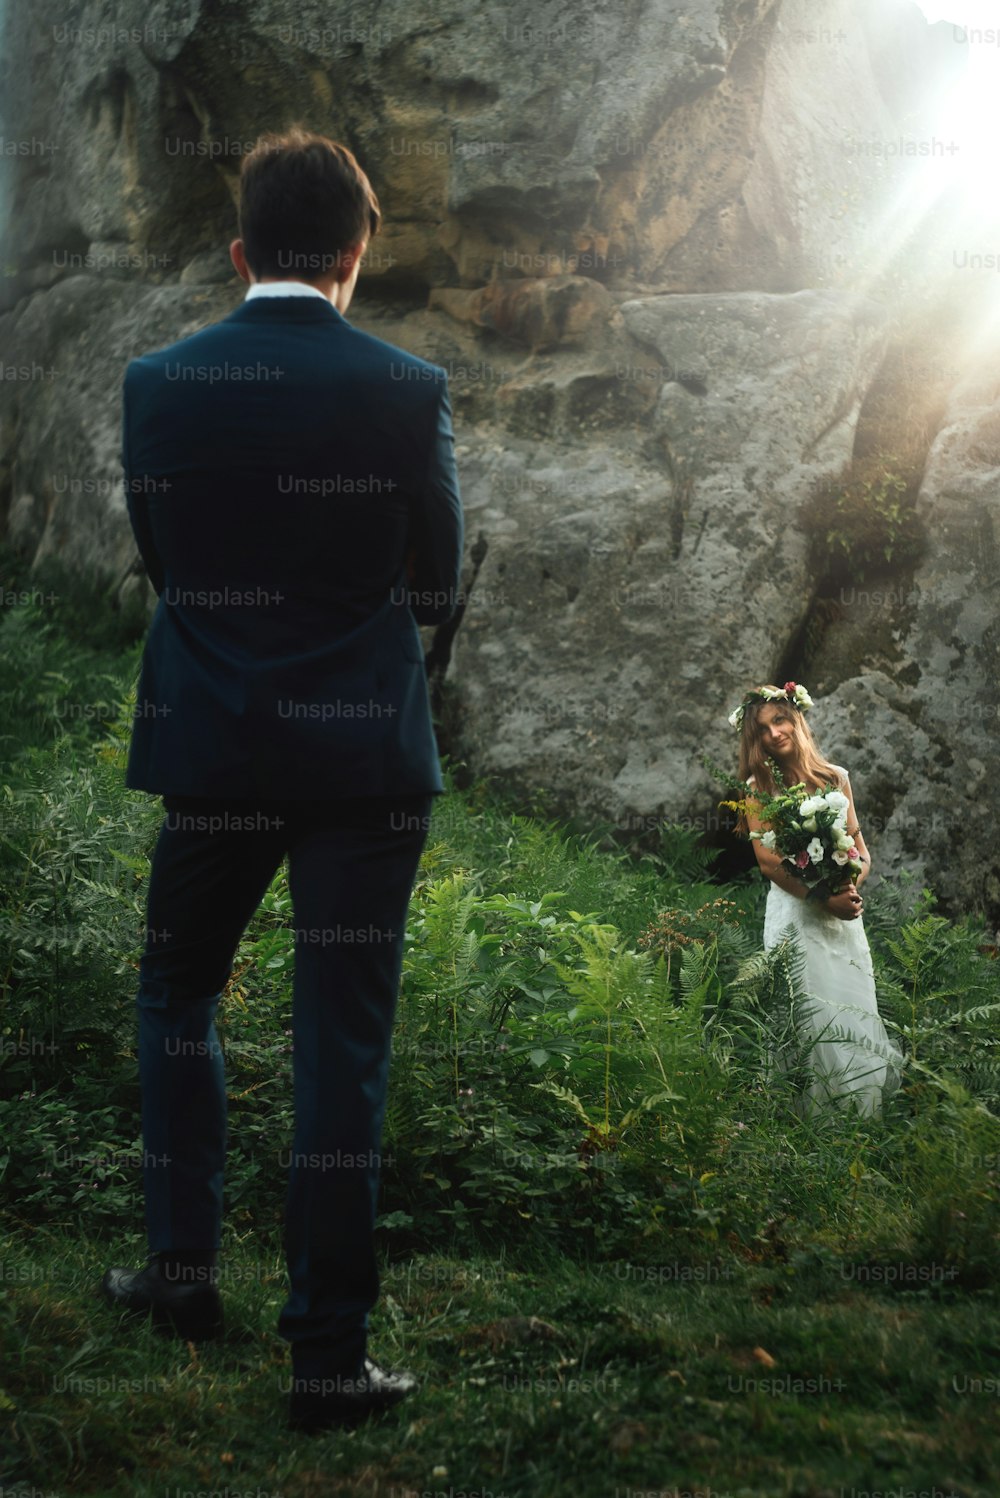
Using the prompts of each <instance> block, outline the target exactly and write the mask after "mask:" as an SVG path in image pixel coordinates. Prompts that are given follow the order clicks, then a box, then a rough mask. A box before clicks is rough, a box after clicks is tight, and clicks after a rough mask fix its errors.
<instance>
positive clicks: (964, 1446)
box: [0, 1234, 997, 1498]
mask: <svg viewBox="0 0 1000 1498" xmlns="http://www.w3.org/2000/svg"><path fill="white" fill-rule="evenodd" d="M122 1248H123V1245H122V1244H120V1243H118V1244H116V1245H115V1246H114V1248H112V1247H111V1246H110V1245H109V1244H107V1243H106V1242H102V1241H100V1240H97V1239H87V1238H81V1237H79V1236H78V1235H74V1236H72V1237H69V1236H63V1235H49V1234H35V1235H32V1236H28V1235H27V1234H16V1235H14V1236H12V1237H11V1238H9V1239H7V1240H6V1241H5V1242H4V1244H3V1257H2V1265H3V1293H2V1297H0V1338H2V1351H3V1369H4V1372H3V1378H2V1390H3V1393H2V1395H0V1402H2V1404H3V1407H4V1410H5V1413H6V1415H7V1418H8V1427H7V1430H6V1432H5V1434H4V1438H3V1445H2V1448H0V1449H2V1452H3V1464H4V1465H3V1470H4V1471H5V1473H6V1478H5V1481H6V1482H7V1484H14V1483H16V1482H21V1483H30V1484H34V1486H35V1488H36V1489H38V1490H41V1491H44V1492H45V1493H47V1494H53V1495H54V1494H59V1495H62V1494H69V1493H72V1494H84V1493H88V1494H89V1493H94V1494H101V1495H106V1498H117V1495H123V1498H124V1495H129V1498H131V1495H137V1498H156V1495H162V1494H164V1493H167V1492H173V1490H174V1489H175V1488H176V1489H180V1490H182V1491H183V1490H195V1491H198V1490H202V1491H204V1490H208V1491H218V1490H223V1491H225V1490H226V1488H227V1486H228V1488H229V1490H230V1491H231V1492H238V1491H245V1490H247V1489H249V1490H251V1491H254V1490H256V1489H260V1490H263V1491H264V1492H267V1493H270V1494H276V1493H281V1494H282V1495H287V1498H293V1495H313V1494H326V1493H341V1492H343V1493H350V1494H371V1495H379V1498H381V1495H386V1498H401V1495H403V1494H412V1493H426V1492H428V1491H430V1492H447V1493H450V1494H451V1495H454V1494H455V1493H458V1492H462V1491H466V1492H467V1491H469V1490H472V1491H479V1492H482V1491H484V1490H486V1491H489V1492H492V1493H493V1494H494V1495H499V1494H501V1493H503V1494H508V1495H510V1498H515V1495H516V1498H521V1495H525V1498H527V1495H536V1494H537V1495H548V1494H575V1495H579V1498H612V1495H614V1494H615V1493H616V1491H617V1493H618V1494H619V1498H621V1495H622V1494H623V1493H624V1492H625V1490H627V1489H629V1488H631V1489H632V1490H642V1491H655V1492H667V1493H673V1492H674V1490H675V1489H677V1490H679V1491H681V1492H700V1493H704V1494H708V1493H709V1492H711V1493H712V1494H713V1495H715V1498H727V1495H728V1498H750V1495H753V1498H777V1495H789V1498H791V1495H798V1498H810V1495H811V1498H826V1495H833V1494H839V1493H841V1491H843V1492H847V1493H849V1492H850V1491H851V1490H852V1489H854V1490H855V1491H856V1492H857V1493H861V1492H864V1491H871V1490H872V1489H876V1490H886V1489H890V1490H891V1489H893V1488H903V1489H917V1490H920V1489H925V1490H927V1491H928V1492H931V1491H934V1490H937V1491H938V1492H940V1493H942V1494H944V1493H948V1492H952V1493H954V1494H956V1495H957V1498H988V1495H989V1498H992V1495H993V1494H995V1491H996V1489H995V1486H993V1477H992V1476H991V1474H995V1469H996V1394H995V1383H994V1385H993V1388H994V1392H992V1393H991V1392H977V1390H978V1389H980V1388H982V1384H979V1385H977V1384H975V1383H973V1380H986V1381H987V1382H986V1386H987V1387H989V1380H990V1379H991V1378H992V1379H994V1380H995V1375H996V1355H997V1334H996V1319H995V1310H996V1301H995V1296H994V1294H993V1293H992V1292H991V1293H987V1294H981V1295H968V1294H964V1293H960V1292H956V1291H954V1290H953V1289H952V1288H950V1287H949V1286H948V1284H947V1283H946V1282H936V1283H929V1284H926V1285H925V1286H924V1287H922V1288H920V1289H919V1290H917V1291H916V1292H915V1293H902V1292H900V1291H899V1290H892V1289H889V1288H887V1287H886V1285H885V1282H884V1281H883V1282H881V1283H879V1282H876V1283H875V1284H874V1285H872V1287H870V1288H869V1287H866V1286H864V1285H862V1284H860V1283H859V1282H858V1280H857V1279H856V1278H852V1277H849V1276H848V1275H846V1274H845V1272H844V1269H843V1266H842V1265H840V1266H838V1265H837V1264H836V1263H834V1262H833V1261H832V1260H831V1261H829V1262H828V1261H826V1260H823V1259H814V1260H813V1261H812V1262H809V1263H801V1264H799V1265H795V1264H789V1263H783V1262H781V1261H780V1260H778V1259H774V1258H772V1260H771V1262H762V1263H744V1264H737V1263H733V1264H729V1265H726V1266H725V1267H723V1268H721V1269H717V1270H715V1271H714V1272H713V1271H710V1270H708V1269H704V1268H703V1269H702V1270H701V1271H700V1272H699V1271H698V1270H697V1269H696V1268H694V1267H693V1266H691V1265H689V1264H685V1263H680V1264H677V1263H671V1262H670V1261H667V1262H665V1263H664V1264H662V1265H661V1266H659V1267H658V1268H657V1269H656V1270H652V1269H649V1268H643V1267H641V1266H637V1265H635V1264H631V1263H630V1262H629V1261H617V1262H601V1261H597V1262H593V1261H591V1262H584V1263H580V1262H573V1261H571V1260H568V1259H561V1258H558V1257H556V1258H549V1259H547V1260H542V1259H537V1258H532V1257H530V1256H526V1257H519V1256H517V1255H513V1256H511V1255H508V1256H505V1257H491V1256H484V1255H481V1254H477V1255H472V1256H466V1255H465V1254H462V1253H460V1252H455V1253H453V1254H452V1255H450V1256H443V1255H437V1256H427V1255H420V1256H415V1257H413V1258H411V1259H407V1260H405V1261H401V1262H396V1263H393V1264H390V1265H388V1266H387V1267H386V1268H385V1270H384V1273H383V1282H382V1298H381V1301H380V1305H379V1309H378V1311H377V1312H376V1315H375V1318H374V1323H373V1329H372V1342H371V1345H372V1348H373V1351H374V1352H375V1354H376V1356H378V1357H380V1358H381V1359H382V1360H383V1361H384V1362H385V1363H386V1364H387V1365H388V1366H396V1367H405V1368H408V1369H410V1370H411V1371H413V1372H414V1373H416V1374H417V1375H418V1377H419V1379H420V1388H419V1390H418V1391H417V1393H416V1394H414V1395H412V1396H411V1397H410V1398H409V1399H408V1400H407V1401H406V1402H405V1403H404V1404H403V1405H402V1406H401V1407H400V1408H399V1409H398V1410H396V1411H393V1412H391V1413H390V1414H388V1415H386V1416H384V1417H382V1418H381V1419H379V1420H377V1421H373V1422H369V1423H368V1424H367V1425H365V1426H363V1427H360V1428H359V1429H358V1430H356V1431H355V1432H352V1433H344V1432H331V1433H328V1434H324V1435H321V1436H315V1437H303V1436H299V1435H292V1434H290V1433H289V1432H288V1431H287V1430H286V1429H285V1428H284V1421H285V1411H286V1405H287V1385H288V1377H289V1373H288V1362H287V1357H286V1348H285V1345H284V1344H283V1343H282V1342H280V1341H279V1340H278V1339H277V1337H276V1335H275V1332H274V1324H275V1320H276V1316H277V1312H278V1309H279V1307H280V1304H281V1302H282V1300H283V1296H284V1279H283V1267H282V1262H281V1256H280V1251H279V1249H278V1247H277V1244H276V1240H269V1239H265V1240H264V1241H263V1242H259V1243H256V1244H255V1243H254V1242H253V1241H244V1242H243V1243H241V1244H235V1243H233V1244H231V1245H230V1251H229V1252H228V1253H227V1255H226V1258H225V1271H224V1275H223V1281H222V1286H223V1293H224V1295H225V1303H226V1314H227V1333H226V1337H225V1339H224V1341H222V1342H220V1343H217V1344H210V1345H207V1346H202V1347H201V1348H198V1349H195V1348H194V1347H192V1346H191V1344H184V1343H180V1342H177V1341H174V1340H172V1339H169V1338H167V1337H165V1336H164V1335H162V1334H160V1333H157V1332H155V1331H153V1330H152V1329H151V1328H150V1327H149V1326H148V1324H147V1323H145V1322H142V1321H136V1320H133V1319H131V1318H128V1317H125V1318H119V1317H118V1316H117V1315H116V1314H115V1313H113V1312H111V1311H110V1310H109V1309H108V1308H106V1307H105V1306H104V1305H103V1304H99V1303H98V1302H97V1300H96V1298H95V1286H96V1283H97V1281H98V1279H99V1277H100V1274H101V1273H102V1271H103V1268H104V1267H105V1265H106V1264H107V1263H108V1262H111V1261H112V1260H114V1259H116V1258H117V1259H120V1258H121V1256H122ZM129 1249H130V1250H131V1254H130V1253H129V1251H128V1250H129ZM139 1253H140V1244H139V1241H138V1239H136V1238H134V1239H133V1240H132V1242H131V1244H130V1245H128V1248H127V1249H126V1252H125V1257H126V1260H127V1261H128V1260H129V1259H131V1260H133V1261H134V1260H135V1259H136V1257H137V1256H139ZM532 1318H534V1319H532ZM9 1491H16V1488H11V1487H9V1486H8V1487H5V1488H4V1492H5V1494H6V1493H7V1492H9Z"/></svg>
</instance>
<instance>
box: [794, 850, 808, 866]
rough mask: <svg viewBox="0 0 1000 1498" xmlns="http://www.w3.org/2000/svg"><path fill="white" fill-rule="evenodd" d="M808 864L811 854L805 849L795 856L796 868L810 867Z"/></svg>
mask: <svg viewBox="0 0 1000 1498" xmlns="http://www.w3.org/2000/svg"><path fill="white" fill-rule="evenodd" d="M808 863H809V854H808V853H807V852H806V850H805V848H803V849H802V850H801V852H799V853H796V855H795V866H796V868H799V869H804V868H805V867H806V866H807V865H808Z"/></svg>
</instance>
